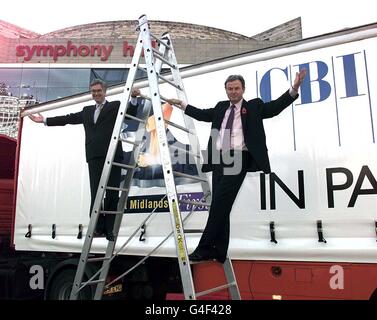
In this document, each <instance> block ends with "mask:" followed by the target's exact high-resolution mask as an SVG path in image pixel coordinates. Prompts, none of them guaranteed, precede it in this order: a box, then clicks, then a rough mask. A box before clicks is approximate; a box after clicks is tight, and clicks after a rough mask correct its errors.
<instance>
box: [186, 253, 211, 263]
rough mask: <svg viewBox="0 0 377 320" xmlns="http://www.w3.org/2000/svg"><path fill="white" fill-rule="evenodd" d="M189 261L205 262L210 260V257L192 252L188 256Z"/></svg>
mask: <svg viewBox="0 0 377 320" xmlns="http://www.w3.org/2000/svg"><path fill="white" fill-rule="evenodd" d="M189 260H190V261H194V262H197V261H205V260H211V258H210V257H208V256H206V255H203V254H201V253H200V252H197V251H194V252H193V253H191V254H189Z"/></svg>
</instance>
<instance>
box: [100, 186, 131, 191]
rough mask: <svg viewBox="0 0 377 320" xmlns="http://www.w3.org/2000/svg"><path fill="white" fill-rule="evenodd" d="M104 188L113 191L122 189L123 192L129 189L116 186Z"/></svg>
mask: <svg viewBox="0 0 377 320" xmlns="http://www.w3.org/2000/svg"><path fill="white" fill-rule="evenodd" d="M105 189H106V190H113V191H124V192H127V191H128V190H129V189H125V188H116V187H106V188H105Z"/></svg>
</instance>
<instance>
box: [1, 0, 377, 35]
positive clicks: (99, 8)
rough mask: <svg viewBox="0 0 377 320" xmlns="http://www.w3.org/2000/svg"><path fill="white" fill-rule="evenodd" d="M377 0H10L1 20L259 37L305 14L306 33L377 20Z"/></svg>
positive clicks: (32, 25) (50, 27) (40, 27)
mask: <svg viewBox="0 0 377 320" xmlns="http://www.w3.org/2000/svg"><path fill="white" fill-rule="evenodd" d="M374 3H375V0H357V1H346V0H313V1H308V0H285V1H284V0H261V1H258V2H257V1H253V0H175V1H174V0H138V1H131V0H91V1H88V0H64V1H46V0H18V1H10V0H5V1H4V3H2V5H1V7H2V8H1V11H0V20H4V21H6V22H10V23H13V24H15V25H17V26H20V27H22V28H25V29H28V30H31V31H34V32H37V33H41V34H44V33H48V32H51V31H56V30H59V29H63V28H66V27H72V26H75V25H81V24H86V23H94V22H102V21H114V20H137V19H138V17H139V16H140V15H142V14H146V15H147V17H148V19H149V20H165V21H176V22H185V23H193V24H200V25H205V26H210V27H215V28H219V29H224V30H227V31H232V32H236V33H240V34H243V35H246V36H253V35H255V34H258V33H260V32H263V31H266V30H268V29H270V28H273V27H275V26H277V25H279V24H281V23H284V22H287V21H289V20H292V19H295V18H297V17H301V19H302V21H301V22H302V28H303V37H304V38H308V37H312V36H316V35H320V34H324V33H328V32H334V31H338V30H341V29H345V28H351V27H356V26H360V25H364V24H369V23H374V22H377V11H376V10H375V9H374Z"/></svg>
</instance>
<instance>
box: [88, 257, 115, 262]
mask: <svg viewBox="0 0 377 320" xmlns="http://www.w3.org/2000/svg"><path fill="white" fill-rule="evenodd" d="M106 260H110V258H108V257H98V258H88V260H87V261H88V262H97V261H106Z"/></svg>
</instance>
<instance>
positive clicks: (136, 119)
mask: <svg viewBox="0 0 377 320" xmlns="http://www.w3.org/2000/svg"><path fill="white" fill-rule="evenodd" d="M124 117H125V118H130V119H132V120H135V121H138V122H141V123H144V124H145V123H147V122H146V121H145V120H143V119H140V118H138V117H134V116H131V115H129V114H128V113H126V114H125V115H124Z"/></svg>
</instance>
